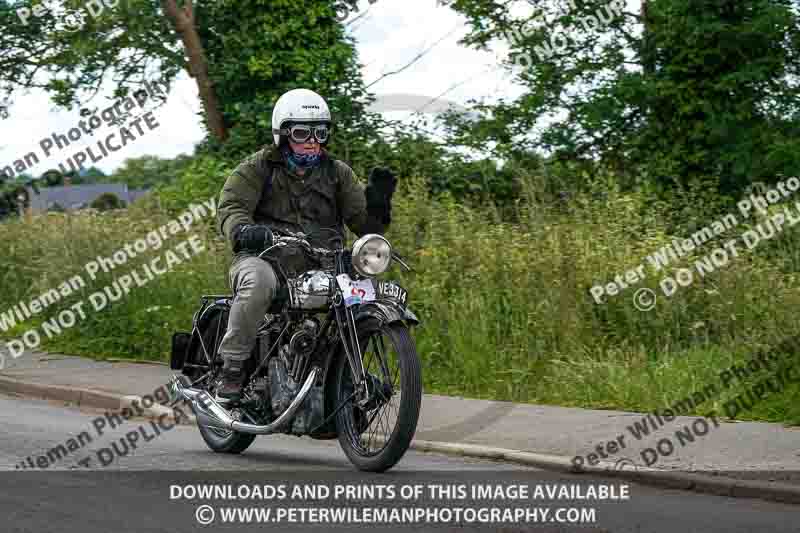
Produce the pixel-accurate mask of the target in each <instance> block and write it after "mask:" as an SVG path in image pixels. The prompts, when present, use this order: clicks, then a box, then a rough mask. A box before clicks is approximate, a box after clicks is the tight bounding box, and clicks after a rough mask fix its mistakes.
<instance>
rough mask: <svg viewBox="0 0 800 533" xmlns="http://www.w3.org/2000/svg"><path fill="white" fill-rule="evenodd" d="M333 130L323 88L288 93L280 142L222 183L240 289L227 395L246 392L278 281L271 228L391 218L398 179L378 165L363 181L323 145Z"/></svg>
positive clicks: (223, 389)
mask: <svg viewBox="0 0 800 533" xmlns="http://www.w3.org/2000/svg"><path fill="white" fill-rule="evenodd" d="M331 130H332V121H331V114H330V111H329V109H328V105H327V103H326V102H325V100H324V99H323V98H322V97H321V96H320V95H318V94H317V93H315V92H314V91H310V90H308V89H294V90H292V91H289V92H287V93H285V94H284V95H283V96H281V97H280V98H279V99H278V101H277V102H276V103H275V108H274V109H273V111H272V133H273V138H274V140H275V144H274V145H270V146H265V147H264V148H262V149H261V150H260V151H258V152H256V153H255V154H253V155H251V156H249V157H248V158H246V159H245V160H244V161H243V162H242V163H241V164H239V166H238V167H236V170H234V171H233V173H232V174H231V175H230V176H229V177H228V179H227V180H226V181H225V185H224V186H223V188H222V193H221V195H220V201H219V209H218V212H217V223H218V227H219V229H220V231H221V232H222V234H223V236H224V237H226V238H227V239H228V241H229V242H230V244H231V246H232V248H233V252H234V258H233V264H232V265H231V268H230V272H229V281H230V285H231V288H232V289H233V290H234V292H235V297H234V299H233V304H232V305H231V310H230V317H229V320H228V329H227V331H226V333H225V336H224V338H223V339H222V343H221V344H220V347H219V352H220V354H221V355H222V357H223V359H224V361H225V362H224V365H223V379H222V384H221V385H220V387H219V388H218V390H217V400H218V401H220V402H221V403H227V402H230V401H235V400H238V399H239V398H240V397H241V391H242V387H243V385H244V379H245V376H244V369H243V367H244V362H245V361H246V360H247V359H248V358H249V357H250V354H251V353H252V351H253V349H254V347H255V343H256V335H257V333H258V326H259V324H260V322H261V321H262V320H263V318H264V315H265V314H266V312H267V310H268V309H269V307H270V303H271V302H272V299H273V297H274V296H275V293H276V291H277V289H278V279H277V277H276V275H275V271H274V269H273V268H272V266H271V265H270V264H269V263H268V262H267V261H264V260H262V259H259V258H258V254H259V252H261V251H263V250H264V249H265V248H267V247H269V246H271V245H272V243H273V233H272V229H275V230H288V231H291V232H303V233H311V232H313V231H315V230H319V229H321V228H336V229H339V230H340V231H341V230H342V229H343V227H342V223H346V224H347V226H348V227H349V228H350V229H351V230H352V231H353V232H354V233H356V234H358V235H364V234H366V233H381V234H382V233H383V232H384V231H385V230H386V228H387V227H388V226H389V223H390V222H391V200H392V194H393V193H394V189H395V187H396V184H397V179H396V178H395V177H394V175H393V174H392V173H391V171H389V170H388V169H379V168H376V169H374V170H373V171H372V172H371V173H370V177H369V184H368V185H367V187H366V189H364V188H363V187H362V186H361V185H360V184H359V183H358V182H357V181H356V178H355V176H354V175H353V171H352V169H350V167H349V166H347V165H346V164H345V163H343V162H342V161H339V160H336V159H333V158H332V157H331V156H330V155H328V152H327V151H326V150H325V149H323V147H324V146H326V144H327V142H328V140H329V139H330V135H331Z"/></svg>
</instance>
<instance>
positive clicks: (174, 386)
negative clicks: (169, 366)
mask: <svg viewBox="0 0 800 533" xmlns="http://www.w3.org/2000/svg"><path fill="white" fill-rule="evenodd" d="M319 372H320V369H319V367H314V368H312V369H311V372H310V373H309V375H308V377H307V378H306V381H305V383H303V386H302V387H301V388H300V392H298V393H297V396H295V397H294V400H292V403H291V404H289V407H287V408H286V410H285V411H284V412H283V413H281V415H280V416H279V417H278V418H276V419H275V420H274V421H273V422H272V423H271V424H267V425H266V426H257V425H255V424H245V423H244V422H239V421H238V420H236V419H234V418H233V417H232V416H231V415H230V413H229V412H228V411H227V410H226V409H225V408H224V407H222V406H221V405H220V404H219V402H217V401H216V400H214V398H212V397H211V395H210V394H208V393H207V392H206V391H204V390H200V389H192V388H189V387H186V386H184V384H183V383H182V382H181V380H180V378H179V377H178V376H176V377H175V378H174V379H173V380H172V382H170V387H169V389H170V395H171V396H172V400H173V404H174V403H177V402H178V401H180V400H182V399H183V400H186V401H188V402H189V404H190V405H191V406H192V411H194V414H195V416H196V417H197V423H198V424H201V425H203V426H205V427H211V428H218V429H223V430H226V431H238V432H239V433H250V434H253V435H269V434H271V433H276V432H277V431H278V430H280V429H282V428H283V426H285V425H286V424H287V423H288V422H289V421H290V420H291V419H292V418H293V417H294V415H295V413H296V412H297V410H298V409H300V406H301V405H302V404H303V401H304V400H305V399H306V396H308V393H309V392H310V391H311V388H312V387H313V386H314V382H315V381H316V379H317V375H318V374H319Z"/></svg>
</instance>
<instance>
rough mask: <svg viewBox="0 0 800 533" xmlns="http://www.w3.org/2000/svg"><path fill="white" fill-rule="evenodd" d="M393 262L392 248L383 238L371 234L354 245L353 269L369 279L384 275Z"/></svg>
mask: <svg viewBox="0 0 800 533" xmlns="http://www.w3.org/2000/svg"><path fill="white" fill-rule="evenodd" d="M391 262H392V246H391V245H390V244H389V241H387V240H386V239H384V238H383V237H382V236H380V235H378V234H375V233H370V234H368V235H364V236H363V237H361V238H360V239H358V240H357V241H356V242H354V243H353V268H354V269H355V270H356V272H358V273H359V274H361V275H362V276H366V277H368V278H372V277H375V276H377V275H380V274H383V273H384V272H386V270H388V269H389V264H390V263H391Z"/></svg>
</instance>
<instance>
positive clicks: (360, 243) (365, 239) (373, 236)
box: [352, 233, 392, 278]
mask: <svg viewBox="0 0 800 533" xmlns="http://www.w3.org/2000/svg"><path fill="white" fill-rule="evenodd" d="M374 240H380V241H383V243H385V244H386V246H387V247H388V248H389V260H388V261H386V268H384V269H383V270H381V271H380V272H375V273H369V272H365V271H364V270H363V269H362V268H361V265H360V264H359V261H357V258H358V257H359V255H360V254H361V250H362V249H363V247H364V245H366V244H367V243H369V242H371V241H374ZM352 256H353V268H354V269H355V271H356V272H358V273H359V274H360V275H362V276H364V277H365V278H374V277H375V276H379V275H381V274H383V273H384V272H386V271H387V270H389V265H391V264H392V245H391V243H390V242H389V241H388V240H387V239H386V238H385V237H384V236H383V235H378V234H377V233H368V234H366V235H364V236H362V237H361V238H359V239H358V240H357V241H356V242H354V243H353V248H352Z"/></svg>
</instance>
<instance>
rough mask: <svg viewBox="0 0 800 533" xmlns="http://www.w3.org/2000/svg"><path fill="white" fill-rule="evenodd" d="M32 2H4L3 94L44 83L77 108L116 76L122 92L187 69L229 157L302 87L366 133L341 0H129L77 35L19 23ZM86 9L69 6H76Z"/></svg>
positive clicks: (262, 139)
mask: <svg viewBox="0 0 800 533" xmlns="http://www.w3.org/2000/svg"><path fill="white" fill-rule="evenodd" d="M35 3H36V2H33V1H32V0H26V1H21V2H14V3H11V2H8V1H5V0H0V27H2V28H3V31H2V32H0V50H4V53H3V54H2V55H0V89H5V90H6V92H8V93H11V92H12V91H13V90H14V89H23V88H33V87H38V88H42V89H45V90H47V91H48V92H50V93H51V95H52V98H53V100H54V102H55V103H57V104H59V105H61V106H64V107H71V106H76V105H78V106H80V104H82V103H85V102H84V99H85V95H86V94H87V93H91V92H97V91H99V90H100V88H101V84H102V83H103V81H104V80H105V79H106V78H107V76H108V75H111V74H113V76H114V78H115V81H116V82H117V83H118V87H117V89H116V91H115V94H114V97H115V98H119V97H124V96H127V95H128V94H129V93H130V92H132V91H135V90H140V89H141V88H142V84H143V83H144V82H145V81H147V80H151V81H152V80H155V79H158V80H160V81H161V82H162V83H166V84H169V83H171V82H172V80H174V79H175V77H176V76H177V74H178V73H179V72H181V71H186V72H188V73H189V75H191V76H192V77H194V78H195V80H196V81H197V87H198V93H199V96H200V100H201V102H202V104H203V111H204V112H203V118H204V120H205V124H206V126H207V127H208V130H209V133H210V134H211V137H212V138H213V142H210V143H209V146H210V147H211V148H219V147H220V145H221V144H223V143H225V142H226V141H230V148H229V149H228V152H229V153H234V154H241V153H244V152H246V151H252V148H253V147H254V146H258V145H260V144H265V143H266V142H267V141H268V140H269V139H270V138H271V132H270V130H271V125H270V123H269V116H270V113H271V108H272V106H273V105H274V103H275V100H276V99H277V97H278V95H279V94H281V93H282V92H283V91H285V90H288V89H290V88H295V87H301V86H306V87H313V88H315V89H317V90H318V91H319V92H320V93H322V94H324V95H325V96H326V97H327V98H329V100H330V102H331V106H332V108H333V110H334V112H335V113H336V115H337V119H338V126H339V129H340V130H341V132H342V133H343V134H344V133H345V132H352V133H351V135H350V136H347V138H348V141H347V142H351V140H357V139H358V138H359V135H361V138H363V137H364V135H363V132H362V131H360V129H361V128H360V127H358V125H360V124H362V119H361V114H362V112H363V111H364V104H361V103H357V102H359V101H360V100H364V103H368V101H367V100H366V92H365V90H364V89H363V84H362V82H361V79H360V73H359V70H358V65H357V63H356V60H355V51H354V46H353V43H352V40H351V39H348V38H346V37H345V34H344V29H343V27H342V25H341V23H340V22H338V21H337V20H336V16H337V11H336V10H335V8H334V4H335V3H336V2H334V0H323V1H320V0H295V1H292V2H277V1H267V0H184V1H182V2H179V1H177V0H160V1H158V0H127V1H125V0H122V1H120V2H119V4H118V5H117V6H116V7H114V8H106V9H105V10H104V11H103V12H102V13H100V15H99V16H97V17H86V18H85V20H84V25H83V28H82V29H81V30H80V31H69V29H68V28H66V27H65V24H64V23H63V22H62V18H61V16H62V15H63V14H62V13H54V12H50V11H47V12H46V13H45V14H43V15H42V16H39V17H34V16H30V17H28V18H27V20H26V22H27V24H20V19H19V17H18V15H17V13H16V11H15V10H16V9H19V8H26V9H28V10H31V11H32V8H33V4H35ZM338 3H340V2H338ZM346 3H348V4H351V5H355V2H354V1H351V0H348V1H347V2H346ZM84 4H85V2H84V0H64V2H63V5H64V6H65V8H66V9H67V11H68V12H71V13H80V12H81V10H82V7H83V5H84ZM230 129H234V130H236V131H235V132H234V133H235V135H234V138H233V139H229V130H230ZM345 137H346V136H345V135H343V136H342V138H343V139H344V138H345Z"/></svg>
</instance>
